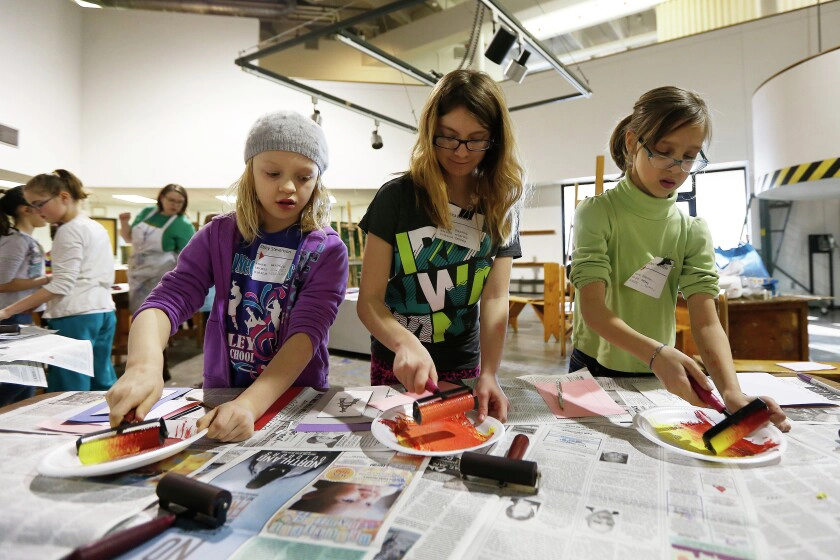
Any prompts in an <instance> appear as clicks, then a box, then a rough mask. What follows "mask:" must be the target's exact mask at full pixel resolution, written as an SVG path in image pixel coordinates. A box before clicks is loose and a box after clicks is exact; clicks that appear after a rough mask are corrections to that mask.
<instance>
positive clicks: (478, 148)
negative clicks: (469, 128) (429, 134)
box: [434, 136, 493, 152]
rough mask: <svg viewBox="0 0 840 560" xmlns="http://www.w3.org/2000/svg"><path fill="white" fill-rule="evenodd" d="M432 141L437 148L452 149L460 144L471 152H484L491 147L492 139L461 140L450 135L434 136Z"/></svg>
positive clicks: (455, 148)
mask: <svg viewBox="0 0 840 560" xmlns="http://www.w3.org/2000/svg"><path fill="white" fill-rule="evenodd" d="M434 142H435V146H437V147H438V148H443V149H444V150H453V151H454V150H457V149H458V148H460V147H461V144H463V145H465V146H466V147H467V150H469V151H471V152H486V151H487V150H489V149H490V148H492V147H493V141H492V140H461V139H459V138H452V137H451V136H435V138H434Z"/></svg>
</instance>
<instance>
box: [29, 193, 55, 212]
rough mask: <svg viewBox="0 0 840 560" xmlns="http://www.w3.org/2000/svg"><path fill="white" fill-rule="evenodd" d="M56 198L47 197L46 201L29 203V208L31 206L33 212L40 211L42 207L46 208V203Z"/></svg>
mask: <svg viewBox="0 0 840 560" xmlns="http://www.w3.org/2000/svg"><path fill="white" fill-rule="evenodd" d="M56 196H58V195H55V196H51V197H49V198H48V199H46V200H38V201H36V202H30V203H29V206H31V207H32V208H34V209H35V210H40V209H41V208H43V207H44V206H46V205H47V203H48V202H49V201H50V200H52V199H54V198H55V197H56Z"/></svg>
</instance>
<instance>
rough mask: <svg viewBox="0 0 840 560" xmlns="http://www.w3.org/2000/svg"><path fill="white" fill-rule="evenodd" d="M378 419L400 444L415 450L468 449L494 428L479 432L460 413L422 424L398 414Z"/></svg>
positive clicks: (485, 438) (487, 437)
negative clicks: (388, 418)
mask: <svg viewBox="0 0 840 560" xmlns="http://www.w3.org/2000/svg"><path fill="white" fill-rule="evenodd" d="M381 422H382V423H383V424H385V425H386V426H388V427H389V428H391V431H392V432H393V433H394V437H396V438H397V442H398V443H399V444H400V445H402V446H403V447H410V448H411V449H416V450H418V451H455V450H461V449H469V448H471V447H475V446H477V445H481V444H482V443H484V442H485V441H487V440H488V439H490V437H491V436H492V435H493V431H494V430H493V429H492V428H491V429H490V431H489V432H488V433H487V434H482V433H481V432H479V431H478V430H477V429H476V428H475V426H473V424H472V422H470V421H469V420H468V419H467V417H466V415H465V414H463V413H462V414H457V415H455V416H450V417H449V418H443V419H441V420H435V421H434V422H424V423H423V424H422V425H421V424H417V423H415V422H414V419H413V418H411V417H408V416H405V415H402V414H400V415H398V416H397V417H396V418H395V419H394V420H385V419H383V420H381Z"/></svg>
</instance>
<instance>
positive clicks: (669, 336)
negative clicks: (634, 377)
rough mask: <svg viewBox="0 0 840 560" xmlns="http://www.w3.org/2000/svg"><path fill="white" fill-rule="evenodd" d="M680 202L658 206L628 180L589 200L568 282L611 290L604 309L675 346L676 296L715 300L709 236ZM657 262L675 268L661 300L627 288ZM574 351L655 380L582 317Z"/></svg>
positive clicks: (659, 201)
mask: <svg viewBox="0 0 840 560" xmlns="http://www.w3.org/2000/svg"><path fill="white" fill-rule="evenodd" d="M676 200H677V197H676V195H674V196H672V197H670V198H654V197H652V196H649V195H647V194H645V193H643V192H642V191H640V190H639V189H638V187H636V186H635V185H634V184H633V183H632V182H631V181H630V179H629V178H628V177H625V178H624V179H622V180H621V182H619V184H618V186H616V187H615V188H614V189H612V190H609V191H607V192H605V193H604V194H602V195H600V196H596V197H592V198H587V199H586V200H584V201H583V202H581V203H580V205H578V207H577V210H576V211H575V225H574V247H575V249H574V252H573V253H572V275H571V281H572V283H573V284H574V286H575V288H576V289H578V290H580V289H581V288H583V287H584V286H586V285H587V284H591V283H592V282H604V283H605V285H606V305H607V307H608V308H609V309H610V310H612V312H613V313H615V314H616V315H617V316H618V317H619V318H620V319H622V320H623V321H624V322H625V323H627V324H628V325H629V326H630V328H632V329H634V330H636V331H637V332H640V333H642V334H644V335H646V336H649V337H651V338H653V339H654V340H659V341H661V342H663V343H665V344H668V345H673V344H674V341H675V338H676V322H675V318H674V309H675V307H676V303H677V292H682V293H683V296H684V297H685V298H686V299H688V298H690V297H691V296H693V295H694V294H698V293H704V294H709V295H710V296H712V297H717V295H718V275H717V273H716V272H715V257H714V247H713V245H712V236H711V234H710V233H709V228H708V226H706V223H705V222H704V221H703V220H702V219H700V218H692V217H690V216H686V215H685V214H683V213H682V212H681V211H680V210H679V209H678V208H677V206H676V204H675V203H676ZM655 257H667V258H669V259H671V260H672V261H673V263H674V266H673V268H672V269H671V272H670V274H669V276H668V279H667V281H666V283H665V287H664V288H663V290H662V295H661V296H660V297H659V299H654V298H653V297H651V296H648V295H646V294H643V293H641V292H638V291H636V290H634V289H632V288H628V287H627V286H625V285H624V283H625V282H626V281H627V279H629V278H630V277H631V276H632V275H633V273H634V272H636V271H638V270H639V269H641V268H642V267H643V266H644V265H645V264H647V263H648V262H650V261H651V259H653V258H655ZM572 343H573V344H574V346H575V348H577V349H578V350H580V351H581V352H583V353H584V354H587V355H589V356H591V357H593V358H595V359H596V360H598V363H600V364H601V365H603V366H604V367H607V368H610V369H614V370H618V371H626V372H647V373H649V372H650V368H649V367H648V365H647V363H646V362H641V361H639V359H638V358H636V357H635V356H633V355H632V354H630V353H628V352H625V351H624V350H622V349H620V348H618V347H617V346H613V345H612V344H610V343H609V342H607V341H606V340H604V339H602V338H601V337H600V336H599V335H598V334H597V333H596V332H595V331H593V330H592V329H591V328H589V326H587V324H586V322H585V321H584V320H583V317H582V315H581V313H580V312H579V310H578V309H576V310H575V314H574V331H573V334H572Z"/></svg>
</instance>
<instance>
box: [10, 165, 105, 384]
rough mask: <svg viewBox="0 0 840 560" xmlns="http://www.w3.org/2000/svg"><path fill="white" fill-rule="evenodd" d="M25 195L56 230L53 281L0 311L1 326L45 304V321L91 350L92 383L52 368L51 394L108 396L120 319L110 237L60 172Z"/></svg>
mask: <svg viewBox="0 0 840 560" xmlns="http://www.w3.org/2000/svg"><path fill="white" fill-rule="evenodd" d="M23 195H24V197H25V198H26V201H27V202H28V203H29V206H30V207H31V208H33V209H34V210H35V212H36V213H37V214H38V215H39V216H40V217H41V218H42V219H43V220H44V221H46V222H47V223H49V224H56V225H57V226H58V229H57V230H56V233H55V237H54V238H53V244H52V250H51V255H52V277H51V279H50V282H49V284H46V285H45V286H43V287H41V288H39V289H38V290H37V291H36V292H35V293H33V294H31V295H29V296H27V297H25V298H23V299H22V300H19V301H17V302H15V303H13V304H11V305H8V306H6V307H5V308H3V309H0V321H2V320H5V319H8V318H9V317H11V316H14V315H17V314H19V313H25V312H27V311H30V310H32V309H35V308H37V307H38V306H39V305H42V304H44V303H46V304H47V308H46V311H44V314H43V317H44V318H45V319H47V320H48V321H49V326H50V328H52V329H57V330H58V334H60V335H61V336H66V337H68V338H75V339H77V340H89V341H90V342H91V344H92V345H93V378H91V377H88V376H86V375H82V374H81V373H77V372H75V371H71V370H68V369H64V368H59V367H55V366H50V368H49V371H48V373H47V391H49V392H52V391H104V390H107V389H108V388H110V387H111V385H113V384H114V382H115V381H116V380H117V377H116V375H115V374H114V367H113V366H112V365H111V345H112V344H113V341H114V329H115V328H116V324H117V319H116V315H115V314H114V300H113V299H112V298H111V286H112V285H113V283H114V258H113V254H114V252H113V249H112V248H111V240H110V238H109V237H108V232H107V231H105V228H104V227H102V225H101V224H99V223H97V222H95V221H93V220H91V219H90V218H89V217H88V216H86V215H85V214H84V213H83V212H82V210H81V204H82V200H84V199H85V198H87V194H86V193H85V192H84V189H83V187H82V182H81V181H80V180H79V179H78V178H77V177H76V176H75V175H73V174H72V173H70V172H69V171H66V170H64V169H58V170H56V171H53V172H52V173H44V174H41V175H36V176H35V177H33V178H32V179H30V180H29V182H28V183H26V186H25V187H24V190H23Z"/></svg>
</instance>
